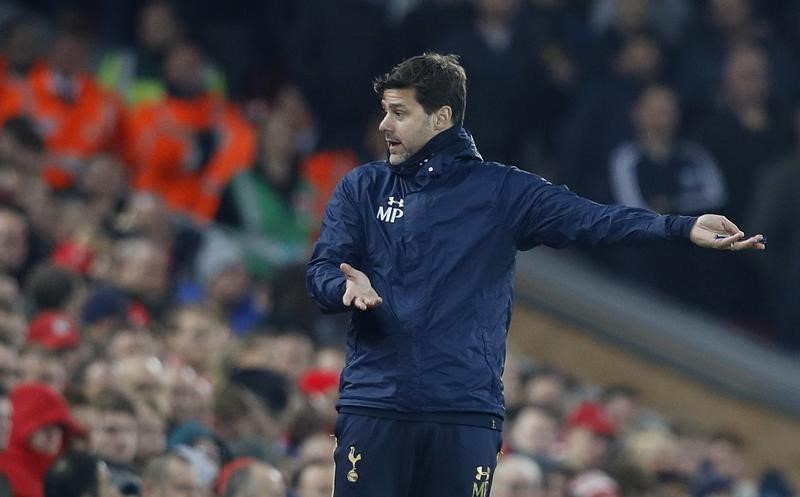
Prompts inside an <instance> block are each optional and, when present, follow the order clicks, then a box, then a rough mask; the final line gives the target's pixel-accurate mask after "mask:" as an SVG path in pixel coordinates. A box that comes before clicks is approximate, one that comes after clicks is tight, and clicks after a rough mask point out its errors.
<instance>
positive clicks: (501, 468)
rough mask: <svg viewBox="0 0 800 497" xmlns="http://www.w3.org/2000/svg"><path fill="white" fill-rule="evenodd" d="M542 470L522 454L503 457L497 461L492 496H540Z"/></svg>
mask: <svg viewBox="0 0 800 497" xmlns="http://www.w3.org/2000/svg"><path fill="white" fill-rule="evenodd" d="M543 492H544V489H543V482H542V470H541V469H539V466H538V465H537V464H536V463H535V462H533V461H531V460H530V459H528V458H527V457H523V456H508V457H503V458H501V459H500V460H499V461H498V462H497V468H495V470H494V481H493V482H492V494H491V495H492V497H542V496H543V495H544V493H543Z"/></svg>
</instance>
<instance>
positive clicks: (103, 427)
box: [92, 411, 138, 464]
mask: <svg viewBox="0 0 800 497" xmlns="http://www.w3.org/2000/svg"><path fill="white" fill-rule="evenodd" d="M137 436H138V426H137V424H136V418H135V417H133V416H132V415H131V414H130V413H127V412H124V411H107V412H101V413H99V414H98V416H97V418H96V423H95V425H94V429H93V430H92V449H93V450H94V452H96V453H97V454H99V455H100V456H101V457H103V458H104V459H107V460H109V461H112V462H115V463H119V464H129V463H130V462H132V461H133V458H134V457H135V456H136V440H137Z"/></svg>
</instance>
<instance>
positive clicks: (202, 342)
mask: <svg viewBox="0 0 800 497" xmlns="http://www.w3.org/2000/svg"><path fill="white" fill-rule="evenodd" d="M171 325H172V330H171V332H170V338H169V345H170V350H171V351H172V352H173V353H174V354H176V355H177V356H178V357H177V359H178V360H179V361H180V362H182V363H185V364H187V365H188V366H190V367H191V368H193V369H194V371H196V372H197V373H199V374H200V375H202V376H206V377H212V376H213V375H215V374H217V373H218V368H219V367H220V365H221V361H222V354H223V352H224V351H225V346H226V344H227V343H229V341H230V339H231V332H230V329H229V328H228V327H227V326H226V325H225V323H223V322H222V321H221V320H220V319H219V318H218V317H217V315H216V314H215V313H214V312H213V311H211V310H210V309H207V308H204V307H199V306H198V307H180V308H178V309H176V310H175V311H174V313H173V315H172V318H171Z"/></svg>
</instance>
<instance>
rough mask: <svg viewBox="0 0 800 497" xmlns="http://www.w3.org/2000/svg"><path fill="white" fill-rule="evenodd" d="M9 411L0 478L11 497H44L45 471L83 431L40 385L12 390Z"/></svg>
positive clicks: (0, 456)
mask: <svg viewBox="0 0 800 497" xmlns="http://www.w3.org/2000/svg"><path fill="white" fill-rule="evenodd" d="M11 411H12V412H11V437H10V440H9V444H8V447H7V449H6V450H5V451H4V452H3V453H2V454H0V474H2V475H3V476H5V478H6V479H7V480H8V482H9V483H10V484H11V490H12V495H13V496H14V497H43V495H44V489H43V487H44V479H45V474H46V473H47V470H48V469H49V468H50V466H51V465H52V464H53V462H55V460H56V459H57V458H58V456H59V455H60V454H62V453H63V452H64V451H65V450H66V449H67V448H68V447H69V443H70V440H71V439H72V438H73V437H75V436H80V435H83V434H84V430H83V428H82V427H80V426H78V425H77V424H76V423H75V422H74V421H73V420H72V418H71V416H70V412H69V406H68V405H67V403H66V401H65V400H64V398H63V397H62V396H61V395H60V394H58V393H57V392H56V391H54V390H53V389H51V388H50V387H48V386H47V385H44V384H41V383H25V384H20V385H18V386H17V387H15V388H14V390H13V391H12V392H11Z"/></svg>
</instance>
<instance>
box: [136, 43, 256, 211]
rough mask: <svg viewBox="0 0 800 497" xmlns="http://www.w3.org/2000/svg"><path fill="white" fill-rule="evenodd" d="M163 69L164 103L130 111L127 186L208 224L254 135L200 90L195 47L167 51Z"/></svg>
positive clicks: (229, 108) (251, 150)
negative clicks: (130, 179) (152, 194)
mask: <svg viewBox="0 0 800 497" xmlns="http://www.w3.org/2000/svg"><path fill="white" fill-rule="evenodd" d="M163 71H164V79H165V81H166V84H167V90H168V95H167V97H166V99H165V100H164V101H163V102H159V103H153V104H144V105H141V106H139V107H138V108H136V109H134V110H132V115H131V118H130V125H129V126H128V135H127V138H126V141H127V146H128V148H127V159H128V161H129V162H130V163H131V165H132V166H133V169H134V178H135V179H134V182H133V184H134V186H135V187H136V188H137V189H139V190H145V191H153V192H157V193H158V194H160V195H161V196H163V197H164V199H165V200H166V202H167V204H168V205H169V206H170V208H171V209H172V210H174V211H176V212H180V213H183V214H187V215H189V216H190V217H192V218H195V219H196V220H198V221H201V222H205V221H209V220H211V219H213V217H214V215H215V214H216V212H217V208H218V207H219V200H220V198H219V196H220V194H221V193H222V190H223V189H224V188H225V186H226V185H227V184H228V182H229V181H230V180H231V179H232V178H233V177H234V176H235V175H236V174H238V173H239V172H241V171H243V170H244V169H246V168H247V167H248V166H249V165H250V164H252V162H253V159H254V158H255V146H256V144H255V142H256V140H255V133H254V132H253V130H252V129H251V127H250V125H249V124H248V123H247V122H246V121H245V120H244V118H243V117H242V115H241V113H240V112H239V111H238V110H237V109H236V107H234V106H233V105H231V104H230V103H229V102H228V101H227V100H225V99H224V98H222V97H220V96H219V95H214V94H213V93H212V92H210V91H209V90H208V88H206V87H205V82H204V81H203V77H202V55H201V53H200V51H199V50H198V49H197V48H196V47H195V46H193V45H191V44H187V43H183V44H180V45H176V46H174V47H172V48H171V49H170V50H169V53H168V55H167V57H166V59H165V61H164V68H163Z"/></svg>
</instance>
